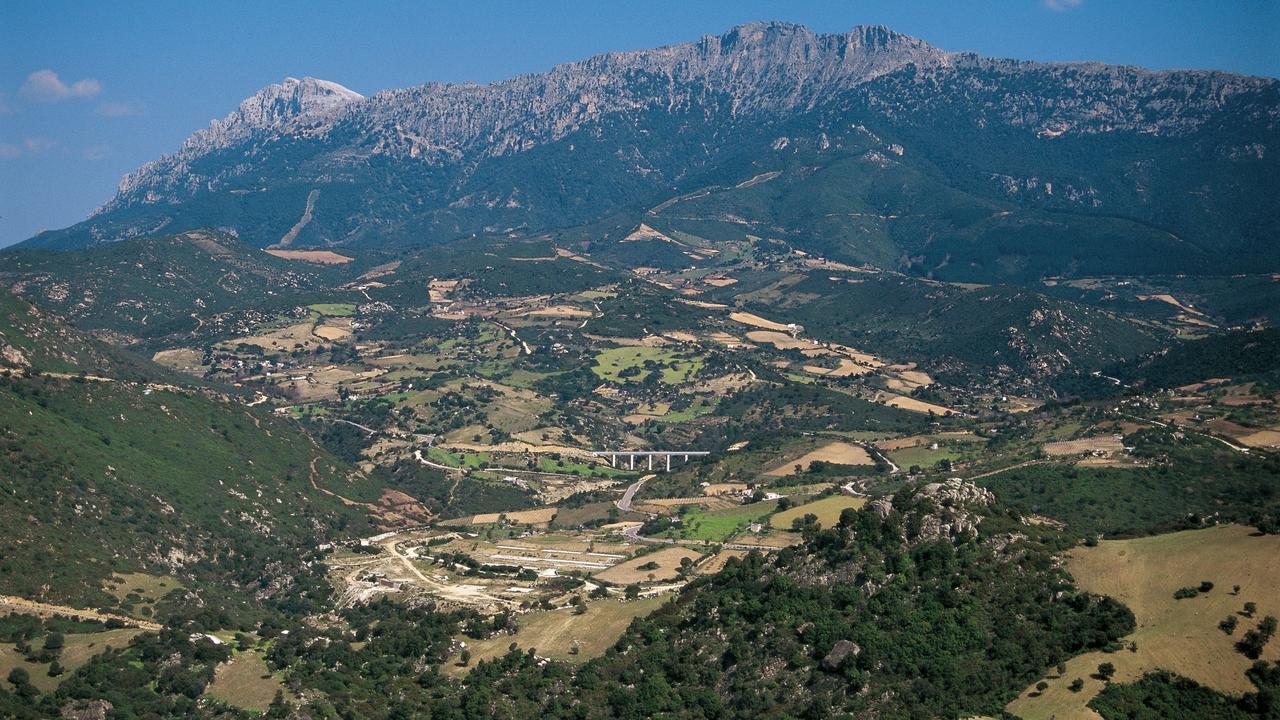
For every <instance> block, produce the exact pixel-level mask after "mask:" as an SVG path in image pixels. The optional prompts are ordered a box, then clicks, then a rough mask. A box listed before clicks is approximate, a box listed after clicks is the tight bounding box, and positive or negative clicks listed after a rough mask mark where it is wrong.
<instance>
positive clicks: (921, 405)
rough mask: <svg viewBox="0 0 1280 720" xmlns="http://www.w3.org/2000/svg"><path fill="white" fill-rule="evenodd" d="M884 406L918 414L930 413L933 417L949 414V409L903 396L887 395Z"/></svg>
mask: <svg viewBox="0 0 1280 720" xmlns="http://www.w3.org/2000/svg"><path fill="white" fill-rule="evenodd" d="M885 404H886V405H892V406H893V407H896V408H900V409H902V410H909V411H911V412H918V413H930V412H932V413H933V414H934V415H946V414H947V413H950V412H951V408H945V407H942V406H941V405H934V404H933V403H927V402H924V401H922V400H917V399H915V398H910V397H906V396H904V395H888V396H886V397H885Z"/></svg>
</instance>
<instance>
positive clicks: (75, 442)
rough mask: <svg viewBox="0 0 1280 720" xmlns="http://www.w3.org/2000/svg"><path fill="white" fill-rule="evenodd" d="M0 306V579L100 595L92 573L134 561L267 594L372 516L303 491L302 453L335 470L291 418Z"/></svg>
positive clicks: (31, 589) (21, 307) (40, 593)
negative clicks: (307, 557) (318, 548)
mask: <svg viewBox="0 0 1280 720" xmlns="http://www.w3.org/2000/svg"><path fill="white" fill-rule="evenodd" d="M0 309H2V310H3V313H2V314H0V328H2V329H3V330H2V331H3V333H4V342H5V343H7V344H8V346H9V347H11V348H22V349H23V350H21V351H20V352H21V354H22V358H21V359H19V357H18V356H17V355H14V354H12V353H10V354H9V355H8V356H7V359H6V361H5V363H4V364H5V366H6V369H5V371H4V377H2V378H0V523H3V525H4V526H5V527H7V528H9V529H10V530H9V532H7V533H6V534H5V537H4V538H3V545H2V546H0V592H4V593H7V594H15V595H21V596H24V597H29V598H32V599H40V600H46V601H53V602H60V603H68V604H73V605H79V606H87V607H101V606H111V605H113V604H115V602H116V600H115V599H114V598H112V597H111V596H109V595H108V594H107V593H105V592H104V591H103V589H102V583H103V580H104V579H106V578H107V577H109V576H110V575H111V574H112V573H113V572H128V571H145V572H148V573H153V574H161V575H173V576H176V577H178V578H181V579H183V580H184V581H188V582H191V583H193V584H194V585H195V586H197V587H199V586H201V585H202V584H205V583H217V584H218V585H220V586H221V588H220V589H219V590H217V591H215V594H216V595H222V594H226V595H238V596H239V597H240V598H241V601H243V600H244V599H246V598H253V597H255V596H256V597H258V598H259V599H267V598H271V597H274V596H276V595H279V594H280V592H281V591H282V590H283V589H284V588H287V587H289V586H290V585H291V584H292V583H293V577H294V576H295V575H297V574H299V571H300V568H301V558H302V556H303V555H304V554H305V553H306V551H307V550H308V549H310V548H313V547H314V546H315V545H316V544H318V543H319V542H323V541H324V540H323V539H328V538H329V537H332V536H333V535H336V534H341V533H342V532H356V531H363V530H366V529H367V528H368V523H367V521H366V520H365V518H364V517H363V516H362V514H361V513H359V512H357V511H354V510H352V509H350V508H347V507H345V506H343V505H342V504H340V502H339V501H338V500H336V499H334V498H331V497H329V496H328V495H325V494H322V493H321V492H318V491H317V490H316V489H313V487H312V483H311V477H312V476H311V468H312V467H313V461H314V470H315V480H316V482H318V483H319V484H321V485H330V486H334V487H339V486H340V485H341V484H342V483H343V479H342V478H343V475H344V473H345V472H346V468H345V466H344V465H343V464H342V463H341V462H340V461H338V460H336V459H335V458H333V457H332V456H331V455H329V454H328V453H327V452H325V451H322V450H320V449H319V448H317V447H315V446H314V445H313V444H312V443H311V441H310V440H309V439H308V438H307V437H306V436H305V435H304V434H303V433H302V431H301V430H300V429H299V428H298V427H296V425H295V424H294V423H293V422H291V421H288V420H284V419H279V418H276V417H273V416H271V415H269V414H266V413H261V412H257V411H255V410H251V409H248V408H245V407H244V406H243V405H241V404H240V403H239V402H238V401H236V400H234V399H232V398H229V397H226V396H223V395H220V394H218V393H215V392H213V391H210V390H207V389H194V388H182V387H177V386H174V385H170V384H169V383H168V382H167V377H166V376H165V375H164V374H163V373H161V372H159V371H158V370H152V368H153V367H154V366H151V365H150V364H149V363H146V362H145V361H140V360H139V361H134V362H133V363H132V364H131V363H128V362H125V361H122V360H120V359H119V358H120V356H119V355H118V354H117V353H113V352H111V351H108V350H106V349H104V348H103V347H102V346H100V345H98V344H97V343H96V342H94V341H92V340H90V339H88V338H86V337H85V336H83V335H80V334H78V333H76V332H75V331H72V330H69V329H68V328H67V327H66V326H65V325H61V324H60V323H58V322H57V321H56V320H54V319H53V318H52V317H50V316H48V315H44V314H40V313H37V312H35V311H33V310H31V309H30V307H29V306H26V304H25V303H23V302H22V301H18V300H15V299H14V298H12V297H8V296H5V297H4V298H3V305H2V306H0ZM53 338H56V339H57V340H56V342H57V345H56V346H57V348H58V352H56V353H55V352H53V351H52V350H48V349H47V348H51V347H52V345H51V344H50V342H49V341H50V340H51V339H53ZM148 372H151V373H152V379H150V380H149V379H148V378H147V377H146V376H147V374H148ZM82 373H83V374H85V375H87V376H88V377H89V378H90V379H83V378H81V377H79V376H80V375H81V374H82Z"/></svg>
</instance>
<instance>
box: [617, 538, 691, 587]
mask: <svg viewBox="0 0 1280 720" xmlns="http://www.w3.org/2000/svg"><path fill="white" fill-rule="evenodd" d="M700 557H702V553H700V552H698V551H697V550H694V549H692V548H687V547H670V548H665V549H663V550H659V551H657V552H653V553H649V554H648V555H641V556H640V557H637V558H631V559H630V560H628V561H626V562H621V563H618V564H617V565H614V566H613V567H611V568H609V569H608V570H601V571H600V572H598V573H596V574H595V577H598V578H600V579H601V580H603V581H605V582H610V583H614V584H617V585H630V584H631V583H638V582H657V581H661V580H671V579H673V578H675V577H676V576H677V575H678V574H679V570H680V561H681V560H683V559H684V558H689V559H690V560H697V559H698V558H700ZM649 563H656V564H657V567H655V568H649V569H644V566H647V565H648V564H649Z"/></svg>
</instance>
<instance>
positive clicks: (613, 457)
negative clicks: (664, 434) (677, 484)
mask: <svg viewBox="0 0 1280 720" xmlns="http://www.w3.org/2000/svg"><path fill="white" fill-rule="evenodd" d="M591 454H592V455H594V456H596V457H606V458H609V467H615V468H616V467H618V459H619V458H624V459H625V460H626V462H627V468H628V469H629V470H635V469H636V458H638V457H639V458H647V459H648V461H649V469H650V470H652V469H653V459H654V458H655V457H656V458H662V459H664V460H666V463H667V472H671V458H672V457H678V458H681V459H682V460H684V461H685V462H689V458H691V457H697V456H699V455H710V454H711V453H710V452H707V451H706V450H598V451H595V452H592V453H591Z"/></svg>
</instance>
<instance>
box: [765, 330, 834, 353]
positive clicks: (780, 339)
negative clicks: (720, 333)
mask: <svg viewBox="0 0 1280 720" xmlns="http://www.w3.org/2000/svg"><path fill="white" fill-rule="evenodd" d="M747 339H748V340H750V341H751V342H757V343H764V344H766V345H772V346H774V347H775V348H777V349H779V350H818V351H819V353H818V354H824V353H823V352H822V348H817V347H815V346H814V344H813V343H811V342H809V341H808V340H799V339H796V338H793V337H791V336H790V335H788V334H787V333H785V332H778V331H775V330H752V331H750V332H748V333H747Z"/></svg>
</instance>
